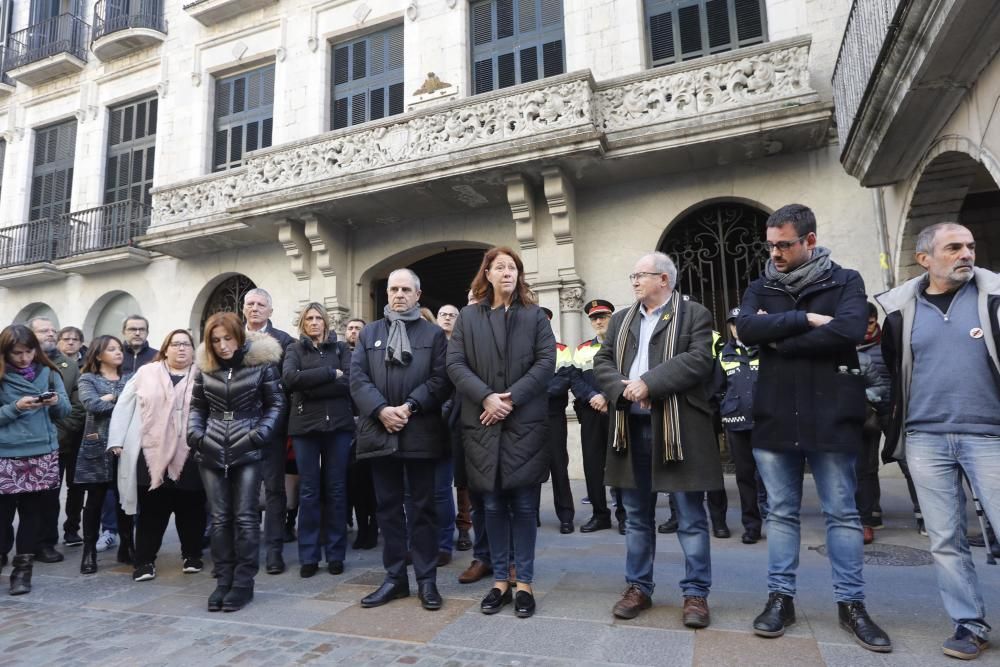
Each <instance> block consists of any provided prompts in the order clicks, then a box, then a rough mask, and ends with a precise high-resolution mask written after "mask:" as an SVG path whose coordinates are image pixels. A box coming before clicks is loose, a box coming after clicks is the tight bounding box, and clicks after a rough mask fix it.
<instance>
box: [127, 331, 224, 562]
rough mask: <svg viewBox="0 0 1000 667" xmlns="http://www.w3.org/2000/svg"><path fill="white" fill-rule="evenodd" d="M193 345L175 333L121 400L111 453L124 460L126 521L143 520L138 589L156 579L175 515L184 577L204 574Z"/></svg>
mask: <svg viewBox="0 0 1000 667" xmlns="http://www.w3.org/2000/svg"><path fill="white" fill-rule="evenodd" d="M193 363H194V341H193V340H192V338H191V334H190V333H188V332H187V331H185V330H184V329H175V330H173V331H171V332H170V333H169V334H168V335H167V337H166V338H165V339H164V341H163V345H162V346H161V347H160V353H159V354H158V355H157V356H156V359H155V360H154V362H153V363H151V364H147V365H145V366H143V367H142V368H140V369H139V370H138V371H136V373H135V376H134V377H133V378H132V381H131V382H129V383H128V385H127V386H126V387H125V391H124V392H122V395H121V396H120V397H119V398H118V404H117V405H116V406H115V411H114V414H113V415H112V416H111V427H110V431H109V434H108V448H109V449H111V450H112V451H116V452H118V453H120V456H121V462H120V465H119V466H118V489H119V493H120V495H121V503H122V508H123V509H124V510H125V513H126V514H136V511H137V510H138V512H139V513H141V515H142V520H141V521H138V522H137V524H138V525H137V528H136V535H135V570H134V571H133V572H132V580H133V581H149V580H150V579H153V578H154V577H156V554H157V552H158V551H159V550H160V545H161V544H162V542H163V534H164V533H165V532H166V530H167V524H168V523H169V522H170V514H171V513H173V514H174V520H175V523H176V525H177V534H178V536H179V537H180V540H181V555H182V557H183V559H184V562H183V570H184V572H187V573H196V572H201V569H202V560H201V549H202V535H204V533H205V490H204V488H203V487H202V484H201V477H200V475H199V474H198V466H197V464H196V463H195V462H194V460H193V458H192V457H190V456H188V452H189V449H188V445H187V422H188V411H189V409H190V405H191V390H192V388H193V387H194V366H193Z"/></svg>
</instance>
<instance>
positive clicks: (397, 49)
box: [330, 26, 403, 130]
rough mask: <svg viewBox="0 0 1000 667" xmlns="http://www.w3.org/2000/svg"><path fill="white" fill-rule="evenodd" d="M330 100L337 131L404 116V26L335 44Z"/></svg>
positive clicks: (333, 122)
mask: <svg viewBox="0 0 1000 667" xmlns="http://www.w3.org/2000/svg"><path fill="white" fill-rule="evenodd" d="M347 73H349V74H350V76H347ZM330 99H331V100H332V104H331V107H332V108H331V110H330V125H331V127H332V129H334V130H339V129H341V128H345V127H349V126H351V125H357V124H358V123H364V122H367V121H370V120H378V119H380V118H385V117H386V116H392V115H394V114H398V113H402V112H403V27H402V26H394V27H392V28H388V29H386V30H382V31H379V32H377V33H373V34H371V35H366V36H365V37H361V38H359V39H356V40H353V41H351V42H347V43H345V44H337V45H335V46H334V47H333V77H332V82H331V94H330Z"/></svg>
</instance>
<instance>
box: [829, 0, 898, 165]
mask: <svg viewBox="0 0 1000 667" xmlns="http://www.w3.org/2000/svg"><path fill="white" fill-rule="evenodd" d="M906 4H907V2H906V0H854V4H853V6H852V7H851V13H850V15H849V16H848V17H847V27H846V28H845V29H844V39H843V41H841V43H840V53H839V54H838V56H837V64H836V66H835V67H834V69H833V102H834V106H835V109H836V114H837V133H838V134H839V137H840V146H841V150H843V149H844V148H845V147H846V146H847V141H848V137H849V136H850V133H851V128H852V126H853V125H854V121H855V119H856V118H857V116H858V112H859V111H860V110H861V106H862V104H864V101H865V95H866V93H867V92H868V87H869V84H870V82H871V81H872V78H873V76H874V75H875V74H876V69H877V68H878V66H879V63H880V62H882V60H883V51H884V50H885V48H886V45H888V44H891V43H892V36H893V34H894V33H895V31H896V29H897V26H898V23H897V19H898V17H899V15H900V10H901V9H903V8H904V7H905V5H906Z"/></svg>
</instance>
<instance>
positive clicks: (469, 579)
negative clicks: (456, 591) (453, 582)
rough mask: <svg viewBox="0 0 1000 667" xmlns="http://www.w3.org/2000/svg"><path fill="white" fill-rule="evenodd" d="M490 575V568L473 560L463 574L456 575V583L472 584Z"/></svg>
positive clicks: (491, 570) (491, 572)
mask: <svg viewBox="0 0 1000 667" xmlns="http://www.w3.org/2000/svg"><path fill="white" fill-rule="evenodd" d="M491 574H493V568H492V567H490V566H489V565H487V564H486V563H484V562H483V561H481V560H476V559H473V560H472V562H471V563H470V564H469V567H467V568H465V572H463V573H462V574H460V575H458V583H460V584H474V583H476V582H477V581H479V580H480V579H482V578H483V577H488V576H490V575H491Z"/></svg>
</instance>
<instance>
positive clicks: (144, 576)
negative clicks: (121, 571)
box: [132, 563, 156, 581]
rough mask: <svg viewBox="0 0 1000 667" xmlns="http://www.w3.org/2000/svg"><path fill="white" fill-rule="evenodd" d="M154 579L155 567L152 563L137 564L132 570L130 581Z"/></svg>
mask: <svg viewBox="0 0 1000 667" xmlns="http://www.w3.org/2000/svg"><path fill="white" fill-rule="evenodd" d="M151 579H156V567H155V566H154V565H153V564H152V563H146V564H145V565H137V566H136V568H135V569H134V570H132V581H149V580H151Z"/></svg>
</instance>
